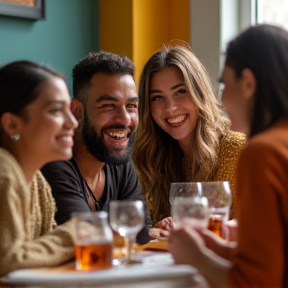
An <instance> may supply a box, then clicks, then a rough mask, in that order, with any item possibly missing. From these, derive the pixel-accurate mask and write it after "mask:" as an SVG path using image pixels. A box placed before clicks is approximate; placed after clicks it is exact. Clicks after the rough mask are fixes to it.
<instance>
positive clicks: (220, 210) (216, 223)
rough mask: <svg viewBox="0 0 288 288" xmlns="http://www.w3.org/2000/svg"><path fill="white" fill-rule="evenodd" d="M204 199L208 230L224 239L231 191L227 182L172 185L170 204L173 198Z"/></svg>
mask: <svg viewBox="0 0 288 288" xmlns="http://www.w3.org/2000/svg"><path fill="white" fill-rule="evenodd" d="M191 196H198V197H206V198H207V199H208V207H209V211H210V212H209V213H210V216H209V224H208V229H209V230H211V231H212V232H214V233H215V234H216V235H218V236H220V237H222V238H225V231H224V226H223V223H224V222H226V221H227V220H228V215H229V209H230V205H231V191H230V186H229V182H228V181H215V182H183V183H172V184H171V189H170V203H173V200H174V198H175V197H191Z"/></svg>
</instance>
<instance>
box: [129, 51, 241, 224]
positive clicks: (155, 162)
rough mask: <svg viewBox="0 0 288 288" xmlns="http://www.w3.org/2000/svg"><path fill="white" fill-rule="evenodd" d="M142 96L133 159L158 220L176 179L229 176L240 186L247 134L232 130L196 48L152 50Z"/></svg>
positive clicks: (142, 81)
mask: <svg viewBox="0 0 288 288" xmlns="http://www.w3.org/2000/svg"><path fill="white" fill-rule="evenodd" d="M139 101H140V105H139V106H140V110H139V127H138V129H137V137H136V143H135V146H134V154H133V158H134V163H135V166H136V170H137V173H138V176H139V179H140V183H141V189H142V192H143V193H144V194H145V196H146V201H147V203H148V205H149V207H150V214H151V216H152V219H153V222H154V224H155V223H157V222H158V221H161V220H162V219H163V218H165V217H169V216H170V203H169V190H170V185H171V183H172V182H182V181H184V182H185V181H193V182H194V181H217V180H227V181H230V184H231V188H232V191H234V188H235V169H236V165H237V160H238V157H239V154H240V152H241V150H242V147H243V145H244V143H245V136H244V134H242V133H237V132H232V131H230V120H229V119H228V117H227V116H226V114H225V112H223V110H222V108H221V106H220V105H219V102H218V100H217V98H216V97H215V95H214V93H213V91H212V88H211V84H210V81H209V78H208V76H207V73H206V71H205V68H204V67H203V65H202V64H201V63H200V61H199V60H198V59H197V58H196V57H195V55H194V54H193V53H192V51H191V49H189V48H188V47H186V46H183V45H175V46H171V47H169V46H168V47H164V48H163V49H161V50H160V51H158V52H156V53H155V54H154V55H152V56H151V58H150V59H149V60H148V61H147V63H146V65H145V67H144V69H143V72H142V75H141V79H140V85H139ZM233 199H234V196H233ZM233 203H234V202H233ZM232 205H234V204H232ZM230 216H231V217H233V216H234V207H232V209H231V214H230ZM156 227H157V225H156Z"/></svg>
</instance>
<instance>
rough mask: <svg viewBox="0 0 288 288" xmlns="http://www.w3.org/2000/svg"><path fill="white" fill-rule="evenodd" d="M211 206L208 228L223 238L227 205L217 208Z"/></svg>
mask: <svg viewBox="0 0 288 288" xmlns="http://www.w3.org/2000/svg"><path fill="white" fill-rule="evenodd" d="M217 210H218V209H217V208H216V209H215V208H214V209H213V208H212V211H211V213H210V216H209V223H208V229H209V230H210V231H212V232H213V233H214V234H215V235H217V236H219V237H221V238H224V239H225V231H224V225H223V223H224V222H225V221H227V217H228V212H229V210H228V207H227V208H226V209H225V208H222V209H219V211H217Z"/></svg>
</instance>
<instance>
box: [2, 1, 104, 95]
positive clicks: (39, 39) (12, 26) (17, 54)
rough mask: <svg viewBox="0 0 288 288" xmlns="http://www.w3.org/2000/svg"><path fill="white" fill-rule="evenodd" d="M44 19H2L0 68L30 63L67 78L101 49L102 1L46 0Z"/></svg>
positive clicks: (6, 17) (68, 81) (70, 83)
mask: <svg viewBox="0 0 288 288" xmlns="http://www.w3.org/2000/svg"><path fill="white" fill-rule="evenodd" d="M45 2H46V3H45V14H46V15H45V19H40V20H36V21H35V20H28V19H23V18H15V17H8V16H2V15H0V65H3V64H6V63H8V62H11V61H15V60H20V59H28V60H33V61H37V62H40V63H42V64H44V65H47V66H49V67H51V68H54V69H56V70H57V71H58V72H61V73H63V74H64V75H65V76H66V77H67V83H68V86H69V89H70V92H71V91H72V90H71V87H72V81H71V71H72V68H73V66H74V65H75V64H76V63H77V62H78V61H79V60H80V59H82V58H83V57H84V56H85V55H86V54H87V53H88V52H90V51H92V50H94V51H97V50H99V49H100V35H99V31H100V29H99V23H100V21H99V17H100V16H99V0H46V1H45Z"/></svg>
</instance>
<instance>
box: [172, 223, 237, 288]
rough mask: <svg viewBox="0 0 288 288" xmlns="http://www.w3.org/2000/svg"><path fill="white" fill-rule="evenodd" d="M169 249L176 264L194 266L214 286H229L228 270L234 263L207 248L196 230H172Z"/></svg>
mask: <svg viewBox="0 0 288 288" xmlns="http://www.w3.org/2000/svg"><path fill="white" fill-rule="evenodd" d="M169 250H170V252H171V253H172V255H173V257H174V260H175V263H176V264H188V265H192V266H194V267H195V268H196V269H198V270H199V272H200V273H201V274H202V275H203V276H204V277H205V278H206V280H207V281H208V282H209V283H210V284H211V286H212V287H227V286H228V271H229V269H230V268H231V266H232V263H231V262H230V261H228V260H226V259H224V258H222V257H220V256H219V255H217V254H216V253H214V252H213V251H212V250H210V249H208V248H206V247H205V244H204V241H203V239H202V237H201V236H200V235H199V234H198V233H197V232H196V231H195V230H193V229H190V230H187V229H185V228H178V229H174V230H171V232H170V236H169Z"/></svg>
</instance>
